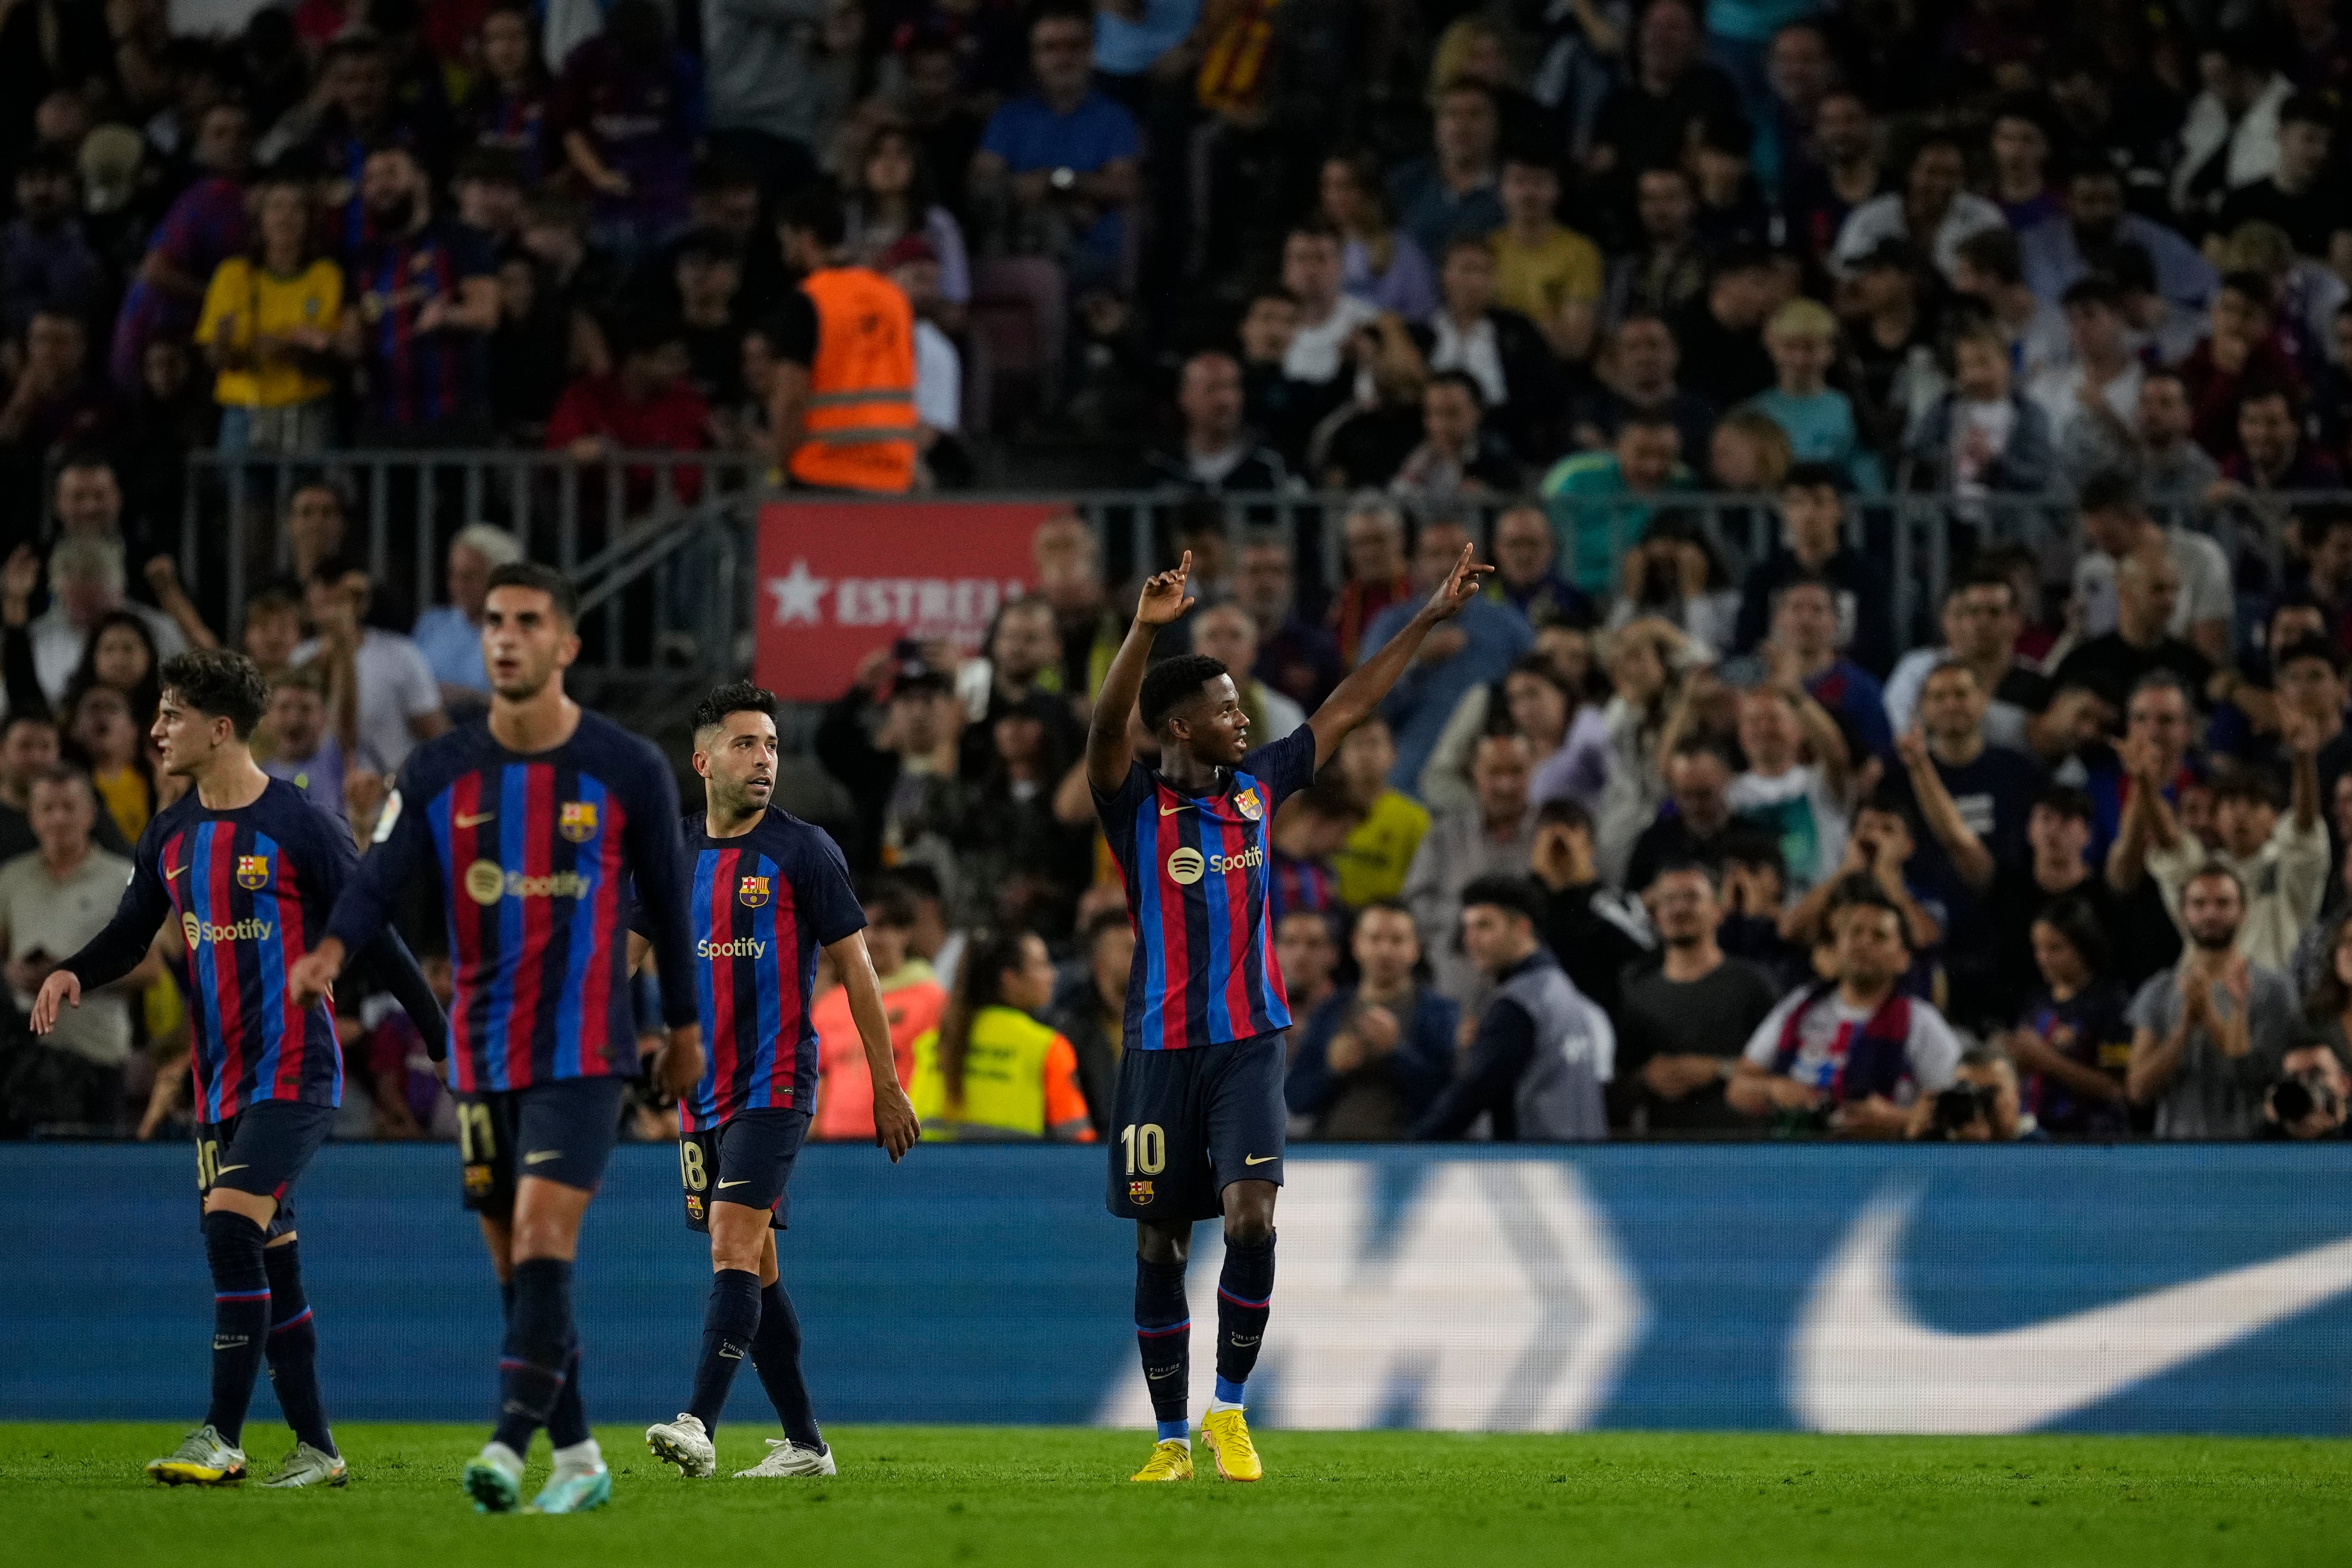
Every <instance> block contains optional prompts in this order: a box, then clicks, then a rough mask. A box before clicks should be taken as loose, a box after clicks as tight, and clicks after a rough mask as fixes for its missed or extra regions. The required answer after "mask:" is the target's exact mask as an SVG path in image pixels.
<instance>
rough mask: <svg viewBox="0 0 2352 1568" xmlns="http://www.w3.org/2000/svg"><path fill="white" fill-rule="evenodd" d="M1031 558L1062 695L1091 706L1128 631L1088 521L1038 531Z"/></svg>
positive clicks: (1061, 520)
mask: <svg viewBox="0 0 2352 1568" xmlns="http://www.w3.org/2000/svg"><path fill="white" fill-rule="evenodd" d="M1029 554H1030V559H1031V560H1032V561H1033V562H1034V565H1035V568H1036V577H1035V580H1034V597H1035V598H1038V599H1042V600H1043V601H1045V602H1046V603H1047V604H1049V605H1051V606H1052V607H1053V610H1054V625H1055V635H1056V636H1057V637H1058V638H1059V640H1060V643H1061V649H1062V667H1061V672H1060V689H1061V690H1062V691H1063V693H1064V694H1066V695H1067V696H1069V697H1070V699H1071V700H1072V701H1073V703H1081V702H1084V703H1091V701H1092V699H1093V695H1094V691H1095V688H1096V687H1097V686H1098V685H1101V684H1102V673H1103V672H1104V671H1105V670H1107V669H1108V668H1109V666H1110V658H1111V654H1112V653H1114V652H1115V651H1116V650H1117V649H1118V639H1119V638H1120V637H1121V636H1122V635H1124V634H1125V629H1126V623H1125V622H1122V621H1120V620H1119V618H1118V614H1117V612H1114V611H1113V610H1112V609H1111V608H1110V602H1109V599H1108V594H1107V593H1106V591H1105V590H1104V586H1103V577H1102V551H1101V548H1100V546H1099V545H1098V544H1097V542H1096V539H1095V533H1094V530H1093V529H1092V528H1088V527H1087V524H1086V522H1085V520H1084V519H1082V518H1080V517H1076V516H1075V515H1072V514H1065V515H1063V516H1061V517H1049V518H1047V519H1046V520H1045V522H1043V523H1040V524H1038V525H1037V531H1036V532H1035V533H1034V534H1032V535H1031V536H1030V538H1029ZM1285 559H1286V561H1287V554H1286V556H1285Z"/></svg>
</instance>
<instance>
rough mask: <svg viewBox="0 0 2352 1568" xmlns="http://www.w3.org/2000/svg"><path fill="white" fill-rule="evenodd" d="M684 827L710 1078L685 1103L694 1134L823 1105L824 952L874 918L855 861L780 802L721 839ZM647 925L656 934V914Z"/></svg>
mask: <svg viewBox="0 0 2352 1568" xmlns="http://www.w3.org/2000/svg"><path fill="white" fill-rule="evenodd" d="M708 829H709V823H708V822H707V821H706V820H705V819H704V818H703V817H702V816H701V814H700V813H697V814H695V815H693V816H689V817H688V818H687V820H686V822H685V827H684V834H685V841H686V854H687V860H688V864H689V866H690V868H691V869H690V871H689V873H688V878H689V880H688V893H687V901H686V915H687V920H688V924H689V925H692V927H693V932H694V959H695V963H694V976H695V987H696V992H697V997H696V999H697V1001H698V1004H699V1006H700V1009H701V1014H702V1041H703V1051H704V1060H703V1068H702V1082H699V1083H698V1084H696V1085H695V1086H694V1090H693V1092H691V1093H689V1094H688V1095H687V1096H686V1097H685V1098H684V1099H682V1100H680V1101H679V1102H678V1126H679V1127H680V1129H682V1130H683V1131H686V1132H688V1133H695V1132H701V1131H704V1130H706V1129H708V1128H711V1127H717V1126H722V1125H724V1124H726V1123H727V1122H728V1121H730V1119H732V1118H733V1117H734V1116H735V1115H736V1113H739V1112H742V1111H765V1110H786V1109H790V1110H799V1111H814V1109H815V1096H816V1025H815V1024H814V1022H813V1021H811V1019H810V1017H809V1009H810V1007H811V1005H812V1003H813V1001H814V998H813V996H812V995H811V993H812V992H814V990H815V988H816V956H817V950H818V949H819V948H821V947H830V946H833V945H834V944H835V942H838V941H841V940H842V939H843V938H844V937H846V936H852V935H854V934H856V933H857V932H859V931H863V930H865V929H866V912H865V911H864V910H863V909H862V908H860V907H859V905H858V902H857V894H856V892H855V891H854V890H853V889H852V888H851V886H850V884H849V866H848V863H847V862H845V861H844V860H843V859H842V858H841V851H840V850H839V849H838V848H837V847H835V844H834V841H832V840H831V839H830V838H828V837H826V836H825V834H824V831H822V830H820V829H817V828H814V827H811V826H810V825H809V824H808V823H806V822H803V821H801V820H800V819H799V818H798V817H795V816H793V815H792V813H790V812H788V811H780V810H776V809H775V808H774V807H770V808H769V809H768V810H766V811H764V812H762V813H761V817H760V821H758V822H757V823H756V824H754V825H753V827H752V829H751V831H749V832H747V833H739V834H737V835H736V836H734V837H733V838H726V839H714V838H712V837H711V836H710V834H709V831H708ZM636 925H637V929H638V930H639V932H640V933H642V934H643V935H645V936H652V935H653V933H652V931H651V930H650V929H649V927H648V923H647V922H646V917H645V916H644V915H642V914H640V915H638V916H637V917H636Z"/></svg>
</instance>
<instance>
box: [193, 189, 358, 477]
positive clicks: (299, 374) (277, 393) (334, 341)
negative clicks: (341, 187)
mask: <svg viewBox="0 0 2352 1568" xmlns="http://www.w3.org/2000/svg"><path fill="white" fill-rule="evenodd" d="M255 214H256V215H255V227H256V228H257V231H258V233H257V245H256V246H255V247H254V251H253V254H251V255H249V256H230V257H229V258H228V259H227V260H226V261H223V262H222V263H221V264H220V267H218V268H217V269H216V270H215V272H214V273H213V275H212V279H211V284H210V287H207V288H206V289H205V302H204V308H203V311H202V313H201V314H200V315H199V317H198V319H197V321H196V332H195V340H196V341H197V342H198V343H199V344H201V345H203V346H204V348H205V350H206V352H207V354H208V355H209V356H210V358H211V360H212V363H213V366H214V368H215V370H216V371H218V372H219V374H218V376H217V378H216V379H215V382H214V383H213V401H214V402H217V403H219V404H220V406H221V411H222V412H221V430H220V444H221V451H222V452H223V453H224V454H227V455H236V454H241V453H245V452H249V451H261V452H276V453H310V452H317V451H319V450H320V449H321V448H322V447H325V446H326V445H327V444H329V442H330V441H331V437H332V435H333V425H334V407H333V404H332V402H331V401H330V400H331V394H332V393H333V392H334V390H335V381H334V377H335V373H336V372H337V371H339V370H340V369H341V363H340V360H339V356H338V352H337V349H338V343H339V341H340V332H339V329H340V326H341V318H342V308H343V273H342V268H341V267H337V266H336V265H335V264H334V262H333V261H331V260H330V259H329V258H328V257H326V256H320V255H318V254H317V252H316V251H315V249H314V248H313V245H312V237H311V236H312V229H311V215H312V214H311V210H310V187H309V185H307V184H306V183H303V182H301V181H299V180H289V179H285V178H281V177H276V176H273V177H271V178H269V179H267V180H265V181H264V182H263V183H262V184H261V187H260V191H259V193H258V199H257V203H256V204H255Z"/></svg>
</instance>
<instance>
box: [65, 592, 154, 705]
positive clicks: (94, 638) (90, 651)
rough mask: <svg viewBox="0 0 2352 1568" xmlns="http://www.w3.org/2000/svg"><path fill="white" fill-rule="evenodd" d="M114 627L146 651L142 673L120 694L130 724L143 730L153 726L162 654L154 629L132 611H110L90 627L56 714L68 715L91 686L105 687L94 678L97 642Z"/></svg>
mask: <svg viewBox="0 0 2352 1568" xmlns="http://www.w3.org/2000/svg"><path fill="white" fill-rule="evenodd" d="M118 626H122V627H127V628H129V629H130V631H131V635H133V636H135V637H137V638H138V639H139V645H140V646H141V647H142V648H144V649H146V650H147V668H146V670H145V672H144V673H142V674H141V675H140V677H139V680H138V683H137V684H136V685H133V686H131V689H130V690H128V691H126V692H124V693H123V694H122V696H123V700H124V701H126V702H128V703H129V704H130V705H131V722H132V723H133V724H135V725H137V726H138V727H140V728H141V729H142V730H143V729H145V728H146V727H148V726H149V725H151V724H152V723H154V722H155V704H156V702H157V700H158V699H159V698H161V697H162V695H163V683H162V681H161V680H160V679H159V678H158V675H157V666H159V665H160V664H163V650H161V649H159V648H158V647H156V646H155V632H154V629H153V628H152V627H151V626H149V625H148V624H147V622H146V620H145V619H144V618H143V617H142V616H141V615H140V613H139V612H137V611H135V610H127V609H126V610H110V611H108V612H106V613H105V614H103V615H101V616H100V617H99V618H98V624H97V625H95V626H92V627H91V628H90V629H89V635H88V636H87V637H84V638H83V639H82V642H81V662H80V663H79V664H76V665H75V666H74V672H73V674H71V675H70V676H68V678H67V680H66V689H65V698H64V700H63V701H62V702H60V703H59V704H58V710H59V711H60V712H63V713H71V712H73V710H74V707H75V706H76V705H77V704H79V702H80V701H81V697H82V694H83V693H84V692H87V691H89V689H90V688H91V687H92V686H101V685H106V683H105V682H104V681H101V680H100V679H99V678H98V643H99V640H100V638H102V637H104V636H105V635H106V634H107V633H108V632H111V631H113V630H114V629H115V628H116V627H118Z"/></svg>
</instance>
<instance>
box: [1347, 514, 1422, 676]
mask: <svg viewBox="0 0 2352 1568" xmlns="http://www.w3.org/2000/svg"><path fill="white" fill-rule="evenodd" d="M1339 530H1340V531H1339V538H1340V543H1341V549H1342V551H1343V553H1344V557H1345V559H1346V563H1347V571H1348V575H1347V578H1346V580H1343V581H1342V582H1341V583H1340V584H1339V591H1338V592H1337V593H1335V594H1333V595H1332V597H1331V611H1330V617H1329V619H1330V623H1331V633H1332V636H1333V637H1334V638H1335V639H1336V640H1337V641H1338V643H1339V663H1340V664H1342V665H1344V666H1346V667H1348V668H1349V669H1353V668H1354V667H1355V666H1356V664H1358V663H1359V662H1360V660H1361V659H1362V657H1363V653H1364V647H1363V641H1364V633H1365V631H1366V630H1367V629H1368V628H1369V627H1370V625H1371V623H1372V622H1373V621H1375V620H1376V619H1378V618H1379V617H1380V615H1381V613H1382V612H1385V611H1387V610H1388V609H1389V608H1390V607H1391V606H1392V605H1396V604H1400V603H1402V602H1404V601H1406V600H1407V599H1408V598H1409V597H1410V596H1411V595H1412V591H1413V590H1412V578H1411V577H1410V576H1409V575H1408V574H1407V572H1406V570H1405V533H1404V514H1403V512H1402V511H1401V510H1399V509H1398V507H1397V505H1396V503H1395V502H1393V501H1391V500H1390V499H1388V497H1385V496H1381V495H1378V494H1372V495H1358V496H1354V497H1350V498H1349V503H1348V515H1347V516H1346V517H1344V518H1342V519H1341V521H1340V524H1339Z"/></svg>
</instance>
